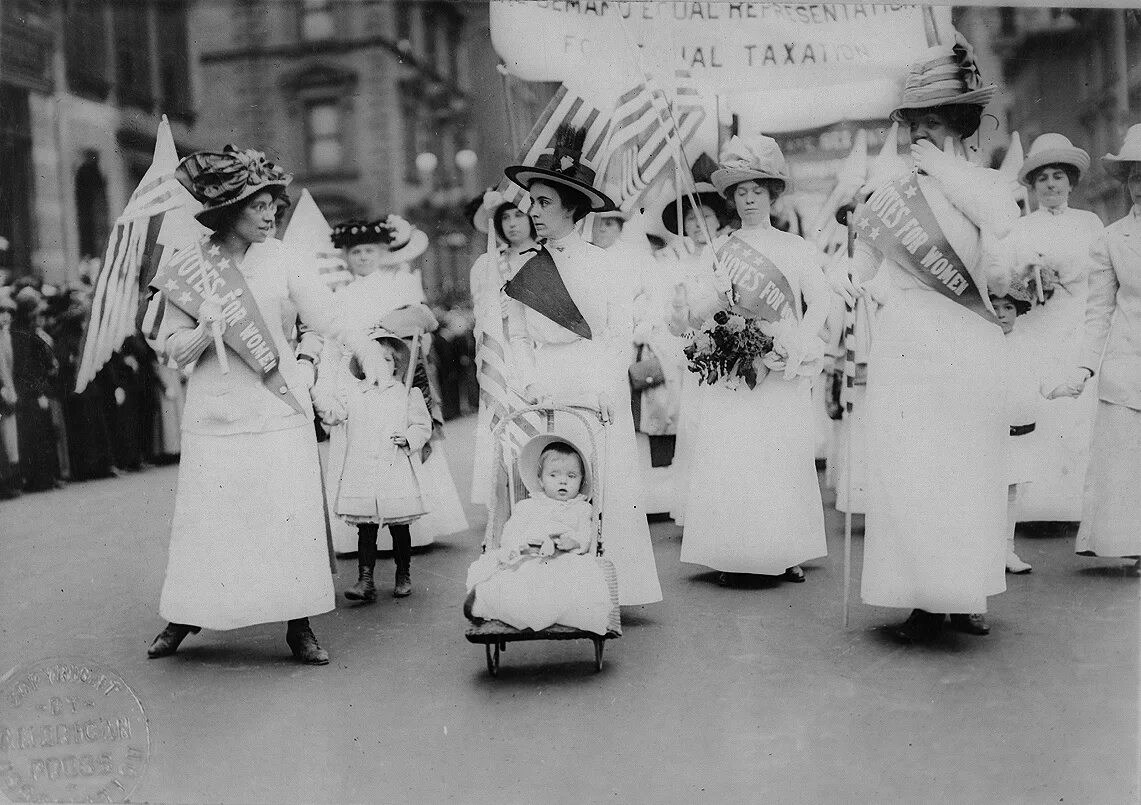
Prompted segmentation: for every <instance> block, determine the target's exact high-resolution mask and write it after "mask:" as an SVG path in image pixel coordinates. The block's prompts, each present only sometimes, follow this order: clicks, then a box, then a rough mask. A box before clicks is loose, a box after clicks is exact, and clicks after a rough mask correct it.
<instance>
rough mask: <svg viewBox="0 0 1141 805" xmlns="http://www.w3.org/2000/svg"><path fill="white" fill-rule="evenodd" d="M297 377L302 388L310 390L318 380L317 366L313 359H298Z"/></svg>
mask: <svg viewBox="0 0 1141 805" xmlns="http://www.w3.org/2000/svg"><path fill="white" fill-rule="evenodd" d="M297 379H298V382H299V383H300V384H301V388H303V389H305V390H306V391H308V390H309V389H311V388H313V384H314V383H316V382H317V367H315V366H314V365H313V361H297Z"/></svg>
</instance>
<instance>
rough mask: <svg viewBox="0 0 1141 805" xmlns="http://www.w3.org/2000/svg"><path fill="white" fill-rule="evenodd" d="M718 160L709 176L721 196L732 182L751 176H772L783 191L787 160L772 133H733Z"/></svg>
mask: <svg viewBox="0 0 1141 805" xmlns="http://www.w3.org/2000/svg"><path fill="white" fill-rule="evenodd" d="M718 163H719V164H718V167H717V170H715V171H713V176H712V177H711V179H712V181H713V184H714V186H715V187H716V188H717V192H718V193H720V194H721V195H722V196H724V195H725V193H726V191H727V190H728V189H729V188H730V187H732V186H733V185H736V184H740V183H741V182H747V181H749V180H751V179H775V180H776V181H778V182H780V192H782V193H783V192H784V190H785V188H786V187H788V163H786V162H785V160H784V154H783V153H781V150H780V146H779V145H777V141H776V140H774V139H773V138H772V137H766V136H765V135H763V134H756V135H753V136H748V137H739V136H737V135H734V136H733V137H731V138H730V139H729V142H727V143H726V144H725V147H724V148H722V149H721V155H720V157H719V159H718Z"/></svg>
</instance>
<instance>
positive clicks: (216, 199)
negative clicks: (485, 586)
mask: <svg viewBox="0 0 1141 805" xmlns="http://www.w3.org/2000/svg"><path fill="white" fill-rule="evenodd" d="M175 175H176V176H177V178H178V180H179V182H181V183H182V184H183V185H184V186H185V187H186V188H187V189H188V190H189V191H190V192H191V194H192V195H193V196H194V197H195V198H196V199H198V200H199V201H200V202H202V204H203V208H202V211H201V212H199V213H198V215H197V218H198V220H199V221H200V222H201V223H202V224H203V225H204V226H206V227H207V228H209V229H211V230H213V234H211V235H210V237H209V238H208V239H207V240H206V241H204V242H203V244H202V246H203V257H204V259H207V260H211V261H214V262H216V264H217V266H218V267H219V268H220V269H221V268H223V267H229V266H234V267H236V268H237V269H238V271H239V272H240V273H241V275H242V277H243V279H244V280H245V284H246V285H247V286H248V288H249V292H248V293H246V294H245V295H244V296H243V297H242V302H243V303H244V304H245V305H251V304H252V305H256V307H257V309H258V311H259V312H260V313H261V317H262V319H263V320H264V321H265V324H266V326H267V328H268V330H269V335H270V336H271V337H272V340H273V346H274V348H275V350H274V351H275V352H276V353H277V368H278V371H279V372H280V375H281V377H283V378H284V385H282V386H280V388H273V389H271V388H268V387H267V386H266V385H265V384H264V383H263V378H262V373H261V372H260V371H255V370H254V369H252V368H251V367H250V366H248V365H247V364H246V363H245V361H243V360H239V359H238V357H237V356H236V353H233V352H232V351H229V350H228V353H229V354H228V359H227V363H228V372H227V370H226V367H225V366H224V365H223V363H222V362H221V361H220V360H219V356H218V354H217V352H216V351H215V348H214V345H215V340H214V338H212V337H211V336H212V333H213V332H216V331H217V330H218V329H221V330H225V328H226V326H227V324H226V321H225V318H224V316H223V314H222V307H221V305H220V304H219V303H217V302H216V301H212V300H206V301H203V303H202V306H201V308H200V309H199V311H198V318H197V321H195V319H194V318H192V317H191V316H190V315H188V314H187V313H185V312H183V311H182V310H181V309H179V308H178V307H177V306H176V304H178V302H177V301H176V300H175V298H174V297H173V296H172V297H171V298H170V299H169V300H168V299H167V297H166V296H165V293H164V292H163V291H162V290H160V291H158V292H157V293H156V294H155V296H154V298H153V299H152V301H151V304H150V305H149V307H148V311H147V317H146V319H145V320H144V331H145V332H146V333H147V335H148V341H149V342H150V344H151V346H152V347H154V349H155V351H156V352H157V353H158V354H159V355H160V356H162V357H163V358H164V359H169V360H173V361H174V362H175V363H176V364H177V365H178V366H179V367H187V366H191V365H193V367H194V369H193V372H192V373H191V375H190V380H189V383H188V385H187V390H186V407H185V409H184V410H183V419H182V458H181V462H180V465H179V472H178V493H177V496H176V498H175V509H174V522H173V526H172V528H171V538H170V557H169V560H168V562H167V569H166V580H165V581H164V583H163V589H162V598H161V600H160V602H159V611H160V612H161V613H162V616H163V617H164V618H166V619H167V620H168V621H169V623H168V625H167V627H166V628H165V629H164V630H163V631H162V633H161V634H159V636H158V637H156V638H155V640H154V642H153V643H152V644H151V647H150V649H149V651H148V652H147V653H148V655H149V656H150V657H152V658H156V657H165V656H167V655H170V654H173V653H174V652H175V651H176V650H177V649H178V646H179V644H180V643H181V642H182V641H183V639H184V638H185V637H186V636H187V635H188V634H191V633H196V632H198V631H199V630H200V629H201V628H207V629H218V630H228V629H237V628H241V627H244V626H252V625H254V624H259V623H270V622H279V621H287V622H288V628H287V631H286V642H287V643H288V645H289V648H290V649H291V651H292V652H293V655H294V657H296V658H297V659H298V660H300V661H301V662H304V663H308V664H313V665H324V664H327V663H328V662H329V655H328V652H326V651H325V650H324V649H323V648H321V647H320V645H318V643H317V638H316V637H315V636H314V634H313V631H312V629H311V628H310V625H309V618H310V616H313V615H318V614H320V613H322V612H328V611H329V610H331V609H333V606H334V598H333V580H332V576H331V574H330V572H329V556H328V550H327V547H326V538H325V534H326V532H325V517H324V508H323V506H322V502H321V479H320V477H319V472H320V469H319V467H318V461H317V445H316V442H315V440H314V435H313V424H312V423H313V409H312V405H311V402H310V391H309V389H310V387H311V386H312V384H313V373H312V365H311V364H306V363H304V362H300V361H298V360H296V359H295V358H294V356H293V352H292V349H291V348H290V346H289V343H288V341H287V335H286V334H287V333H288V332H290V331H291V330H292V329H293V327H294V325H295V323H296V321H297V318H298V316H300V317H301V320H302V321H303V322H304V323H305V324H306V325H307V326H308V327H310V328H311V329H312V330H314V331H316V332H318V333H321V334H323V335H325V336H326V337H329V338H334V337H339V338H341V339H342V340H344V341H345V342H347V343H350V344H353V345H354V346H355V352H356V353H357V354H358V355H359V356H360V359H361V363H362V365H363V366H364V367H365V369H366V372H367V373H368V375H369V376H372V377H375V376H376V375H377V372H378V369H379V363H380V361H379V359H378V358H377V356H376V355H375V354H374V352H372V351H370V350H369V346H370V344H369V342H368V341H367V338H366V336H365V334H364V332H363V331H358V330H353V329H352V327H351V324H349V323H347V322H346V321H345V320H344V319H343V318H338V317H337V316H336V314H335V311H334V309H333V299H332V294H331V293H330V292H329V290H328V289H327V288H326V287H325V286H324V284H322V283H321V281H320V280H319V279H318V277H317V275H316V274H315V273H314V272H313V271H312V270H311V269H310V267H309V266H306V265H305V264H304V261H301V260H299V259H298V258H297V256H296V255H294V254H292V253H291V252H289V251H288V250H287V249H286V248H285V247H284V246H283V245H282V244H281V242H280V241H278V240H275V239H273V238H271V237H269V234H270V232H272V231H273V229H274V225H275V223H274V216H275V213H276V211H277V208H278V202H279V199H280V197H281V196H282V195H283V194H284V193H285V192H286V190H285V189H286V186H287V185H288V184H289V182H290V180H291V179H292V177H291V176H290V175H289V174H287V173H286V172H285V171H284V170H282V169H281V168H280V167H279V166H277V165H275V164H273V163H271V162H269V161H267V160H266V158H265V155H264V154H262V153H261V152H259V151H253V150H244V151H239V150H237V149H236V148H234V147H233V146H226V148H225V149H224V150H223V151H222V152H220V153H218V152H199V153H195V154H191V155H190V156H188V157H187V158H186V159H184V160H183V161H182V162H181V163H180V164H179V166H178V168H177V170H176V174H175ZM180 298H181V297H180ZM274 385H276V384H274ZM278 392H280V395H279V393H278ZM287 394H288V395H292V397H293V398H294V402H293V403H287V402H286V401H285V400H284V399H283V398H284V395H287Z"/></svg>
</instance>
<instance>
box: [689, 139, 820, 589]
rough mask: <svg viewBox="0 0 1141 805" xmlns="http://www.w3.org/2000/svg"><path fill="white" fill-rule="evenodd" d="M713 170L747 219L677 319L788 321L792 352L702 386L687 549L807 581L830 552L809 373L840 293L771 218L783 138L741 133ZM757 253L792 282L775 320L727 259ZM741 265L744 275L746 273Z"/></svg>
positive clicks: (752, 570)
mask: <svg viewBox="0 0 1141 805" xmlns="http://www.w3.org/2000/svg"><path fill="white" fill-rule="evenodd" d="M712 179H713V184H714V185H715V186H716V187H717V191H718V193H720V194H721V195H722V196H723V197H724V198H725V199H727V200H728V203H729V204H730V205H731V206H732V207H734V208H735V210H736V213H737V216H738V217H739V218H740V219H741V229H739V230H737V231H736V232H735V233H733V234H732V235H730V236H728V237H727V238H723V239H719V240H718V241H717V242H716V243H715V247H716V249H717V251H718V254H719V257H718V260H719V262H722V265H720V266H718V268H717V269H716V270H715V271H711V272H708V273H707V274H705V275H704V276H702V277H701V278H699V280H698V281H697V282H694V283H690V284H687V285H686V287H685V289H684V291H685V292H684V299H685V302H684V306H685V309H684V310H682V309H681V305H679V311H678V319H679V321H678V322H677V326H675V330H677V329H680V328H681V327H682V326H686V325H688V326H690V327H694V328H699V329H701V330H705V329H708V327H709V326H710V325H709V322H710V320H712V321H715V322H717V323H718V324H721V325H726V326H734V325H735V326H737V327H738V328H743V327H745V326H746V325H745V322H747V321H749V320H753V321H755V322H757V323H758V324H759V326H760V327H761V328H762V330H765V328H767V327H778V326H779V328H781V329H779V330H776V329H774V330H773V338H774V340H776V341H779V342H781V347H782V349H784V350H785V351H786V353H787V355H788V357H787V360H786V362H785V364H784V365H783V366H778V365H776V364H771V366H772V369H771V371H770V370H768V369H762V370H760V371H758V375H759V376H760V377H759V382H758V383H757V384H756V387H755V388H749V387H748V386H747V385H745V384H737V383H736V378H735V377H734V378H733V379H732V380H731V381H730V380H729V379H728V378H720V379H716V378H715V379H713V382H712V384H711V385H703V386H701V387H700V388H699V390H698V394H699V396H700V398H701V402H700V409H701V414H700V416H701V421H700V422H699V423H698V425H697V429H696V436H695V437H694V438H695V441H694V446H693V455H692V466H691V467H690V468H689V472H690V473H691V477H692V478H693V482H692V483H691V484H690V485H689V493H688V496H687V498H686V501H685V504H684V505H685V540H684V541H683V542H682V548H681V560H682V561H683V562H690V563H693V564H699V565H705V566H707V567H711V568H713V569H714V570H719V571H721V572H722V582H723V583H724V582H728V581H729V578H730V576H729V574H752V575H765V576H779V577H783V578H784V579H785V580H787V581H792V582H803V581H804V580H805V576H804V571H803V570H802V569H801V568H800V564H801V563H802V562H805V561H807V560H809V559H816V558H819V557H822V556H824V555H826V554H827V553H828V547H827V544H826V542H825V538H824V509H823V505H822V504H821V500H820V487H819V484H818V483H817V479H816V465H815V461H814V457H813V453H814V447H813V426H812V405H811V391H810V384H811V380H810V378H811V377H812V376H813V375H814V374H817V373H819V371H820V368H821V366H822V365H823V360H824V349H825V345H824V342H823V341H822V340H821V339H820V338H819V334H820V331H821V330H822V329H823V327H824V322H825V319H826V318H827V315H828V309H829V306H830V303H831V299H832V293H831V291H830V289H829V287H828V284H827V282H826V281H825V279H824V274H823V272H822V271H821V268H820V260H819V257H818V254H817V251H816V250H815V249H814V248H813V247H812V246H811V245H809V244H808V242H807V241H805V240H804V239H803V238H801V237H800V236H798V235H793V234H790V233H788V232H783V231H781V230H779V229H777V228H776V227H774V226H773V225H772V217H771V213H772V203H773V201H775V200H776V199H777V198H778V197H779V196H780V195H781V194H782V193H784V192H785V190H786V189H787V187H788V182H789V180H788V167H787V164H786V163H785V159H784V155H783V154H782V153H781V150H780V147H779V146H778V145H777V143H776V141H775V140H773V139H772V138H770V137H765V136H760V135H758V136H753V137H734V138H733V139H731V140H730V141H729V143H728V144H726V146H725V148H724V150H723V151H722V152H721V155H720V165H719V167H718V170H717V171H715V172H714V173H713V177H712ZM748 254H752V255H755V257H754V258H752V260H753V264H754V265H755V266H756V267H759V268H760V270H763V271H764V272H766V275H765V276H766V278H765V279H762V280H760V281H759V282H758V283H757V284H758V285H759V286H760V287H763V288H768V287H772V288H781V289H782V292H783V295H784V298H785V299H786V302H787V305H788V310H787V313H788V316H787V317H781V318H780V319H773V318H772V317H771V316H770V315H766V311H765V309H764V308H762V307H759V306H755V305H751V304H748V303H746V298H745V297H744V296H742V294H743V293H744V291H743V290H742V288H743V287H744V286H741V287H734V286H733V285H732V284H731V283H730V282H729V276H730V275H729V266H728V265H726V264H724V261H727V260H729V259H731V258H730V256H731V255H748ZM733 259H737V258H733ZM737 266H738V268H739V266H740V262H738V264H737ZM738 268H735V269H734V276H740V275H739V274H737V271H738ZM752 276H753V277H754V278H755V277H756V276H757V274H753V275H752ZM730 313H732V314H734V315H733V316H732V318H730V316H729V314H730ZM778 322H779V324H778ZM703 337H704V338H706V339H708V336H704V334H703V333H699V334H698V336H697V340H696V341H695V344H696V345H697V346H698V347H700V344H701V340H702V338H703ZM794 356H795V357H794ZM766 361H768V358H766ZM766 372H767V374H766ZM727 381H728V382H727Z"/></svg>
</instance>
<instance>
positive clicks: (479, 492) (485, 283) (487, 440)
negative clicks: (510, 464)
mask: <svg viewBox="0 0 1141 805" xmlns="http://www.w3.org/2000/svg"><path fill="white" fill-rule="evenodd" d="M472 221H473V224H474V225H475V227H476V229H477V231H480V232H483V233H484V234H485V235H486V234H488V229H489V227H493V228H494V230H495V248H496V253H495V254H494V255H492V254H491V253H490V252H488V253H485V254H481V255H480V256H479V258H478V259H477V260H476V261H475V263H474V264H473V265H472V267H471V302H472V311H473V313H474V314H475V328H474V333H473V334H474V336H475V343H476V361H477V363H479V364H483V363H484V362H485V361H491V362H493V363H494V366H495V368H496V369H498V367H500V366H502V367H503V368H504V369H505V370H507V372H508V373H510V370H511V354H510V345H509V344H508V343H507V336H506V335H505V333H504V329H503V327H504V321H505V320H506V314H507V296H506V295H505V294H504V293H503V285H504V284H505V283H506V282H507V281H508V280H509V279H511V278H512V277H514V276H515V272H517V271H518V270H519V269H520V268H521V267H522V266H523V264H524V263H525V262H527V260H529V259H530V258H531V256H532V252H531V251H530V250H532V249H534V248H535V245H536V244H535V242H536V240H537V235H536V232H535V224H534V223H532V221H531V217H530V216H529V215H527V213H525V212H523V211H522V210H520V209H519V208H518V207H516V206H515V205H514V204H512V203H511V202H510V201H505V200H504V198H503V195H502V194H501V193H499V192H497V191H495V190H489V191H488V192H487V193H485V194H484V198H483V203H482V204H481V206H480V208H479V210H477V211H476V213H475V215H474V216H473V217H472ZM525 252H526V253H525ZM485 336H486V337H485ZM500 352H502V357H500V355H499V353H500ZM481 375H482V372H481ZM502 380H503V383H504V384H505V385H512V384H514V378H512V377H510V376H504V377H503V378H502ZM500 388H502V387H500ZM497 393H498V392H497V391H493V390H490V389H483V390H481V392H480V396H479V415H478V418H477V419H476V429H475V454H474V456H473V459H472V479H471V502H472V503H475V504H478V505H481V506H486V505H488V504H490V503H491V492H492V485H493V477H494V475H493V473H492V463H493V462H494V455H493V453H494V450H493V444H492V439H491V417H492V405H488V402H487V400H488V398H489V397H491V399H492V400H494V399H495V397H494V396H492V395H495V394H497ZM493 404H494V403H493Z"/></svg>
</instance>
